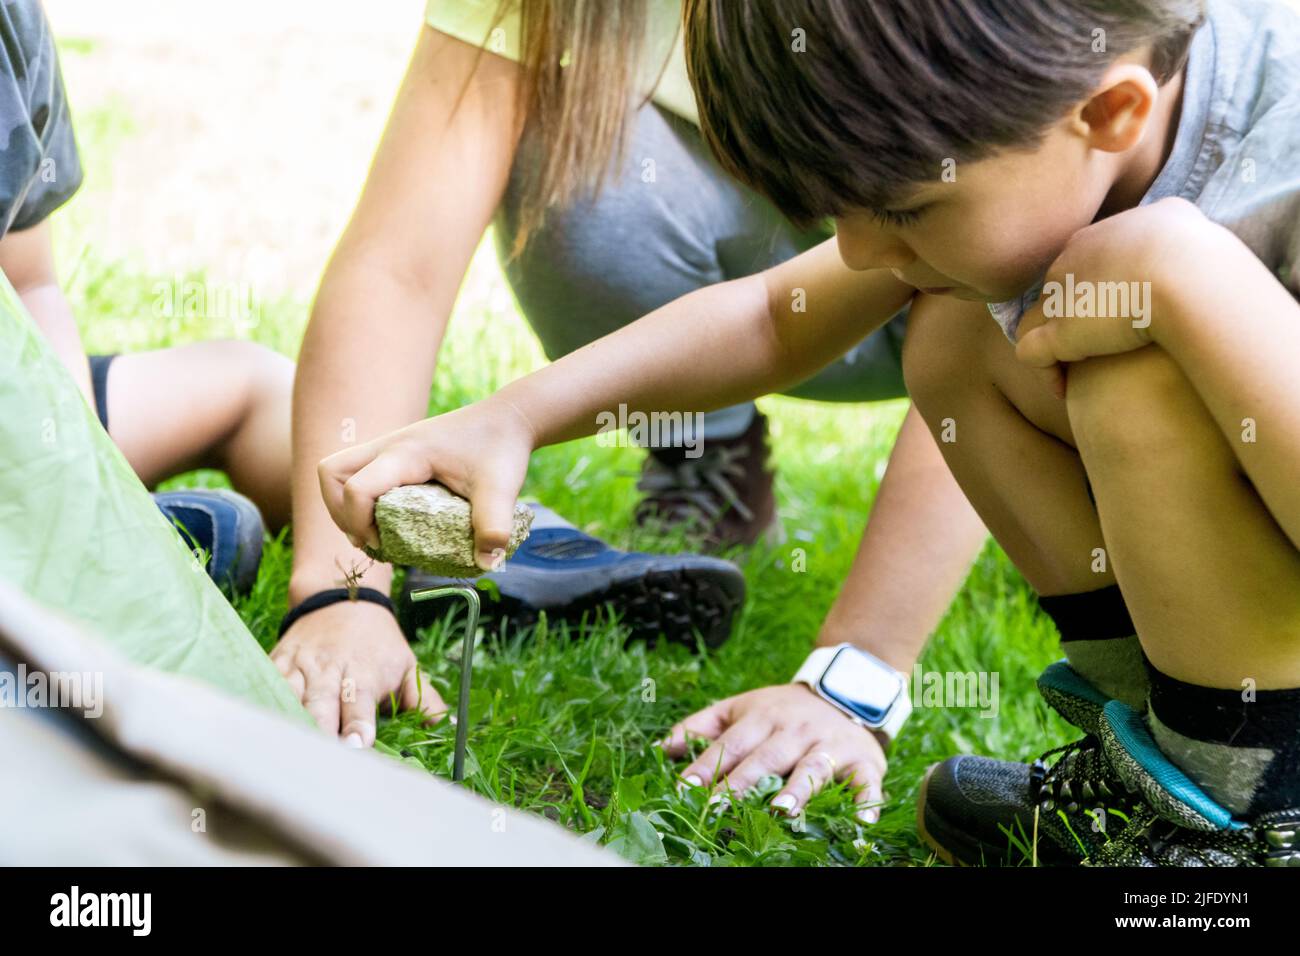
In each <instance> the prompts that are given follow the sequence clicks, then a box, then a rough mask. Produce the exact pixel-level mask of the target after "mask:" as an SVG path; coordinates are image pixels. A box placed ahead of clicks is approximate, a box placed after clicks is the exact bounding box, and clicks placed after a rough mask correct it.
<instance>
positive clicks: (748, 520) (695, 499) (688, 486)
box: [636, 411, 780, 548]
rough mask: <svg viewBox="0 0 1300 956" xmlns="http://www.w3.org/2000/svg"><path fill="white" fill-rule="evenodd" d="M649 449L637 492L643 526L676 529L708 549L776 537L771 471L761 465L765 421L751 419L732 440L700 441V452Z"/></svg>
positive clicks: (764, 460)
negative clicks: (689, 455) (692, 454)
mask: <svg viewBox="0 0 1300 956" xmlns="http://www.w3.org/2000/svg"><path fill="white" fill-rule="evenodd" d="M686 451H687V449H685V448H652V449H650V454H649V455H648V456H647V457H646V460H645V464H644V465H643V466H642V469H641V478H640V480H639V481H638V482H637V489H638V490H639V491H642V492H644V493H645V497H644V498H642V499H641V502H640V504H638V505H637V509H636V522H637V524H638V525H641V526H643V527H645V526H649V527H659V528H663V529H665V530H679V529H680V530H682V531H685V532H686V533H687V534H688V535H690V536H692V537H699V538H700V539H702V540H701V543H702V544H703V545H704V546H705V547H709V548H726V547H729V546H733V545H751V544H754V543H755V542H756V541H758V540H759V539H760V538H765V537H766V538H769V539H770V538H772V537H773V536H774V535H775V534H779V532H780V526H779V524H778V523H777V520H776V498H775V496H774V495H773V492H772V472H771V471H770V470H769V469H768V467H767V460H768V450H767V418H766V417H765V416H764V415H763V414H762V413H761V412H757V411H756V412H754V420H753V421H752V422H751V423H750V425H749V427H748V428H747V429H745V431H744V433H743V434H741V435H738V436H737V437H735V438H726V439H718V438H706V439H705V440H704V442H703V445H702V449H701V451H702V453H701V454H700V455H699V457H697V458H687V457H686Z"/></svg>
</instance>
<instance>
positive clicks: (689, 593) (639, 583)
mask: <svg viewBox="0 0 1300 956" xmlns="http://www.w3.org/2000/svg"><path fill="white" fill-rule="evenodd" d="M744 602H745V580H744V578H743V577H742V576H741V575H740V574H739V572H736V573H733V574H727V573H722V572H720V571H714V570H711V569H676V570H657V571H649V572H647V573H645V574H641V575H638V576H636V577H634V578H628V579H626V580H622V581H613V582H610V583H609V584H608V585H606V586H605V587H603V588H601V589H599V590H596V591H592V592H589V593H587V594H584V595H582V596H581V597H579V598H577V599H575V600H573V601H570V602H568V603H567V604H563V605H557V606H555V607H548V608H538V607H535V606H533V605H531V604H527V603H525V602H523V601H522V600H520V599H518V598H515V597H512V596H510V595H508V594H501V595H500V597H499V599H497V598H494V597H493V596H491V595H490V594H484V595H483V605H482V616H481V620H482V621H483V623H484V624H485V625H486V626H488V627H489V628H490V629H495V628H496V627H497V626H498V625H499V622H500V621H502V620H506V621H509V624H510V626H511V627H512V628H513V629H515V630H526V629H527V628H530V627H533V626H535V625H536V624H537V623H538V621H539V620H540V617H541V615H542V614H543V613H545V614H546V619H547V621H548V622H549V623H561V622H562V623H566V624H569V625H571V626H576V625H580V624H584V623H585V624H588V625H590V624H593V623H596V622H597V621H605V620H610V615H611V609H612V608H616V609H617V610H618V614H619V618H620V623H621V625H622V626H623V627H626V628H628V629H629V631H630V632H631V633H630V635H629V638H628V639H629V640H630V641H645V642H646V643H647V644H649V645H650V646H652V647H653V646H654V645H655V643H656V642H658V641H659V640H660V639H664V640H668V641H671V642H673V643H677V644H684V645H686V646H688V647H691V648H695V647H697V646H698V645H697V641H702V642H703V644H704V646H705V647H706V648H708V649H709V650H712V649H714V648H717V647H721V646H722V645H723V644H725V643H726V641H727V638H729V637H730V636H731V625H732V621H733V620H734V618H735V615H736V612H737V611H738V610H739V609H740V607H741V605H742V604H744ZM460 604H461V602H460V599H459V598H455V597H448V598H437V599H434V600H432V601H422V602H420V603H419V604H412V603H411V602H410V601H408V600H406V599H405V595H403V601H402V619H403V624H404V626H405V627H406V628H407V629H408V633H413V632H414V631H415V630H416V629H418V628H422V627H426V626H428V625H429V624H431V623H433V622H434V621H438V620H441V619H442V618H443V617H444V616H445V615H446V613H447V610H448V609H449V608H452V607H454V606H456V605H460ZM697 635H698V637H697Z"/></svg>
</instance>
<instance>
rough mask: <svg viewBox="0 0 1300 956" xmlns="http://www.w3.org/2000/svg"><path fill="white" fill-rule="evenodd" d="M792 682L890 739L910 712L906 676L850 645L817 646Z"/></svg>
mask: <svg viewBox="0 0 1300 956" xmlns="http://www.w3.org/2000/svg"><path fill="white" fill-rule="evenodd" d="M794 683H796V684H807V685H808V686H809V687H811V688H812V690H813V692H814V693H815V694H817V696H818V697H821V698H822V699H823V700H825V701H826V702H827V703H828V704H830V705H831V706H832V707H835V708H837V709H838V710H840V711H843V713H844V714H845V716H847V717H848V718H849V719H850V720H852V721H854V722H855V723H858V724H861V725H862V726H863V727H866V728H867V729H869V730H877V731H880V732H881V733H883V734H885V736H887V737H888V738H889V739H890V740H891V741H892V740H893V739H894V738H895V737H897V736H898V731H899V730H900V729H901V728H902V726H903V722H904V721H905V720H907V718H908V715H909V714H911V713H912V699H911V697H909V696H908V693H907V675H906V674H904V673H902V672H901V671H896V670H894V668H892V667H890V666H889V665H888V664H886V663H885V662H884V661H882V660H881V659H880V658H878V657H876V656H875V655H873V654H868V653H867V652H866V651H864V650H862V649H861V648H858V647H854V646H853V645H852V644H837V645H836V646H834V647H819V648H817V649H816V650H815V651H813V652H812V653H811V654H809V655H808V659H807V660H806V661H804V662H803V666H802V667H800V668H799V672H798V673H797V674H795V675H794Z"/></svg>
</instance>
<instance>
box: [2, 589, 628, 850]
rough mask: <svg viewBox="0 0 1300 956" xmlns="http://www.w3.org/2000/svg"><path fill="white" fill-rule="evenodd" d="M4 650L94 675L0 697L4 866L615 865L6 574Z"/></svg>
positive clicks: (31, 668)
mask: <svg viewBox="0 0 1300 956" xmlns="http://www.w3.org/2000/svg"><path fill="white" fill-rule="evenodd" d="M0 655H3V656H4V657H7V658H8V659H9V662H10V663H13V664H16V665H22V666H23V667H24V668H25V669H26V671H27V672H28V673H29V674H31V673H35V672H37V671H41V672H43V673H45V674H46V675H55V674H64V675H71V674H81V675H86V674H89V675H91V680H90V682H89V683H88V684H87V687H86V690H87V695H86V696H84V697H83V699H82V700H81V701H80V710H81V711H82V712H83V713H80V714H78V713H69V709H68V708H64V709H63V710H62V711H55V710H50V709H43V710H35V709H27V708H13V709H11V708H10V707H7V706H4V703H5V702H4V701H3V700H2V699H0V767H4V768H5V778H6V779H5V786H4V787H0V820H4V821H5V824H4V825H3V826H0V863H4V864H38V865H45V864H50V865H93V864H110V865H120V864H198V865H226V864H230V865H246V864H260V863H266V864H302V863H328V864H341V865H468V866H498V865H512V866H520V865H523V866H532V865H566V866H607V865H619V864H620V863H621V861H620V860H619V859H618V858H617V857H616V856H615V855H613V854H611V853H608V852H606V851H603V850H600V849H598V848H596V847H593V846H590V845H589V844H586V843H584V842H582V841H581V840H579V839H578V838H577V837H575V836H574V835H572V834H570V833H568V832H567V831H565V830H563V829H562V828H559V827H557V826H555V825H553V824H550V823H548V822H546V821H545V820H542V819H540V818H537V817H534V816H531V815H528V814H524V813H520V812H518V811H515V810H513V809H510V808H507V807H501V806H497V805H495V804H492V803H490V802H489V801H486V800H484V799H482V798H480V797H477V796H475V795H473V794H471V793H469V792H467V791H465V790H463V789H461V788H459V787H456V786H454V785H452V784H450V783H448V782H446V781H443V780H439V779H436V778H434V777H432V776H430V775H428V774H425V773H422V772H420V771H418V770H415V769H413V768H411V767H407V766H404V765H402V764H400V763H398V762H397V761H395V760H392V759H390V758H387V757H384V756H382V755H380V754H377V753H373V752H370V751H357V750H350V749H348V748H345V747H344V746H343V745H342V744H340V743H338V742H337V741H336V740H334V739H332V738H329V737H327V736H325V735H323V734H320V733H318V732H316V731H315V730H313V729H310V728H304V727H302V726H300V725H299V724H297V723H295V722H293V721H290V720H288V719H287V718H285V717H282V716H279V715H277V714H274V713H272V712H269V711H267V710H265V709H262V708H258V707H255V706H253V705H251V704H248V703H245V702H244V701H241V700H238V699H236V698H233V697H229V696H226V695H224V694H222V693H220V692H219V691H217V690H215V689H214V688H212V687H210V686H208V685H206V684H202V683H199V682H198V681H195V680H191V679H188V678H184V677H180V676H177V675H173V674H166V673H163V672H160V671H152V670H144V669H141V668H139V667H136V666H134V665H131V664H129V663H127V662H126V661H125V660H124V659H122V658H121V657H120V656H118V655H117V654H116V653H115V652H114V651H113V650H112V649H111V648H110V647H109V646H108V645H107V644H106V643H105V642H103V641H101V640H99V639H97V638H94V637H91V636H89V635H88V634H87V633H85V631H83V630H82V629H81V628H80V626H79V625H76V624H74V623H72V622H70V621H69V620H67V619H66V618H64V617H62V616H61V615H59V614H56V613H54V612H51V611H50V610H48V609H46V608H43V607H41V606H39V605H37V604H36V603H34V602H33V601H31V600H30V599H29V598H27V597H26V596H25V595H24V594H22V593H21V592H19V591H17V590H16V589H14V588H13V587H12V586H10V585H9V584H7V583H6V582H3V581H0ZM101 677H102V693H100V694H98V695H96V694H95V693H94V692H93V691H94V686H93V685H94V683H95V682H96V681H99V680H100V679H101ZM10 703H12V701H10ZM101 706H102V714H101V715H100V716H98V717H95V716H90V715H91V714H93V713H95V712H96V710H98V709H100V707H101Z"/></svg>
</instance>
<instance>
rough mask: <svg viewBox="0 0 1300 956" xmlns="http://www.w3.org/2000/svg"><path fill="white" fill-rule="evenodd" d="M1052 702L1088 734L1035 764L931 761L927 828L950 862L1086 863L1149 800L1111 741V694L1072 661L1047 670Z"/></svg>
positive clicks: (920, 808)
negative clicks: (1112, 751) (1107, 740)
mask: <svg viewBox="0 0 1300 956" xmlns="http://www.w3.org/2000/svg"><path fill="white" fill-rule="evenodd" d="M1038 690H1039V693H1041V694H1042V695H1043V699H1044V700H1045V701H1046V702H1047V704H1048V705H1049V706H1050V707H1051V708H1052V709H1053V710H1055V711H1056V712H1057V713H1059V714H1060V715H1061V716H1062V717H1064V718H1065V719H1066V720H1068V721H1069V722H1070V723H1072V724H1074V725H1075V726H1076V727H1078V728H1079V729H1080V730H1082V731H1084V733H1085V735H1086V736H1084V737H1083V738H1082V739H1080V740H1076V741H1074V742H1073V743H1070V744H1066V745H1065V746H1064V747H1057V748H1055V749H1053V750H1049V751H1047V752H1046V753H1045V754H1043V755H1042V756H1041V757H1039V758H1038V759H1037V760H1035V761H1034V762H1033V763H1032V764H1025V763H1018V762H1016V761H1011V760H995V759H992V758H990V757H976V756H969V755H960V756H956V757H950V758H949V759H947V760H945V761H943V762H942V763H938V764H935V765H934V766H932V767H931V768H930V769H929V770H928V771H926V775H925V779H924V780H923V781H922V783H921V790H920V793H919V794H918V796H917V805H916V814H917V830H918V832H919V834H920V836H921V838H922V839H923V840H924V841H925V843H926V844H927V845H928V846H929V847H930V848H931V849H933V850H934V852H935V854H936V855H937V856H938V857H939V858H940V859H941V860H943V861H944V862H946V863H949V864H951V865H965V866H1016V865H1022V864H1028V863H1031V862H1034V861H1036V862H1038V863H1039V864H1042V865H1046V866H1072V865H1077V864H1079V863H1081V862H1082V861H1083V860H1084V859H1085V858H1087V857H1088V856H1089V855H1091V854H1092V853H1094V852H1096V851H1097V850H1098V849H1099V848H1100V847H1101V846H1102V845H1103V844H1104V843H1105V842H1106V838H1107V837H1106V834H1107V832H1108V831H1114V830H1116V829H1119V828H1122V827H1123V826H1124V825H1125V824H1126V822H1127V819H1128V815H1129V814H1130V813H1131V812H1132V811H1133V810H1134V809H1135V807H1136V806H1137V804H1138V803H1139V801H1138V799H1137V797H1136V795H1135V794H1134V793H1133V792H1132V791H1131V790H1130V789H1129V787H1128V786H1127V785H1126V784H1125V783H1124V782H1123V781H1122V780H1121V779H1120V778H1119V776H1118V775H1117V774H1116V773H1115V771H1114V768H1112V767H1111V766H1110V764H1109V762H1108V760H1107V758H1106V755H1105V753H1104V752H1103V750H1102V746H1101V741H1100V738H1099V737H1098V730H1099V727H1100V724H1101V718H1102V711H1103V708H1104V707H1105V705H1106V703H1107V698H1106V697H1105V696H1104V695H1103V694H1101V693H1100V692H1099V691H1097V689H1096V688H1094V687H1093V686H1092V685H1091V684H1089V683H1088V682H1087V681H1086V680H1084V679H1083V678H1082V677H1080V676H1079V675H1078V673H1076V672H1075V671H1074V669H1073V668H1071V667H1070V665H1069V664H1067V663H1066V662H1065V661H1059V662H1057V663H1055V664H1052V665H1051V666H1050V667H1048V668H1047V669H1046V670H1045V671H1044V672H1043V674H1042V676H1041V677H1039V679H1038Z"/></svg>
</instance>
